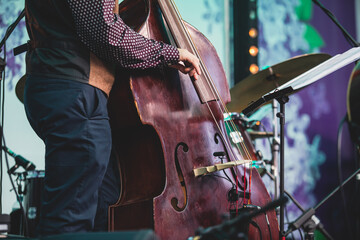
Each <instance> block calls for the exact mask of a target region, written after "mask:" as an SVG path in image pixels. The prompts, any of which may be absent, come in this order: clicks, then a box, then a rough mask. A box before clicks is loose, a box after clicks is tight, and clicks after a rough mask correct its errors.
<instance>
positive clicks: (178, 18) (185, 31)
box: [159, 0, 253, 203]
mask: <svg viewBox="0 0 360 240" xmlns="http://www.w3.org/2000/svg"><path fill="white" fill-rule="evenodd" d="M168 2H169V3H170V4H171V7H172V8H170V9H172V10H175V11H174V12H175V16H173V17H174V20H176V21H177V25H178V26H181V29H179V30H182V31H181V33H182V34H184V35H185V39H186V40H187V42H188V44H189V46H190V47H191V48H192V49H191V50H192V52H193V53H194V54H195V55H196V56H197V57H198V58H199V60H200V67H201V70H202V72H203V74H204V78H205V80H206V83H207V84H208V86H209V88H210V91H211V93H212V95H213V96H215V97H216V98H215V100H216V103H217V106H218V107H219V109H220V111H221V112H222V113H223V116H224V114H228V115H229V116H230V113H229V111H228V109H227V108H226V105H225V104H224V101H223V99H222V98H221V96H220V94H219V91H218V89H217V87H216V86H215V84H214V82H213V80H212V78H211V76H210V74H209V72H208V70H207V68H206V66H205V64H204V63H203V61H202V59H201V56H200V54H199V53H198V50H197V47H196V45H195V44H194V42H193V40H192V38H191V36H190V34H189V32H188V29H187V28H186V26H185V25H184V24H183V21H182V20H181V19H182V18H181V16H180V13H179V11H178V9H177V7H176V5H175V3H174V2H173V1H172V0H170V1H168ZM168 2H167V1H163V0H159V3H160V5H161V4H162V5H163V6H164V5H165V4H168ZM198 91H200V94H201V95H203V96H204V92H203V90H202V89H201V88H200V87H199V88H198ZM205 104H206V106H207V108H208V110H209V112H210V114H211V116H212V118H213V120H214V122H215V124H216V127H217V129H218V131H219V134H220V136H221V138H222V139H223V142H224V144H225V145H226V146H225V147H226V148H227V149H228V152H230V154H231V156H232V158H233V159H234V162H239V161H240V159H237V157H236V154H235V153H234V151H233V148H232V147H231V145H230V144H229V141H228V140H227V139H228V138H227V137H226V136H225V134H224V133H223V130H222V129H221V127H220V125H219V123H218V119H216V117H215V115H214V113H213V110H212V109H211V107H210V105H209V103H208V101H205ZM224 125H225V128H226V126H227V127H228V128H229V129H230V130H231V131H233V132H234V133H235V134H236V135H238V138H239V139H240V140H241V141H239V143H234V145H235V147H236V148H237V150H238V152H239V154H240V155H241V156H242V157H243V158H244V160H246V159H247V160H253V159H251V155H250V153H249V150H248V149H247V147H246V145H245V143H244V138H243V136H242V135H241V133H240V131H238V130H237V128H236V125H235V123H234V122H233V120H232V119H230V121H229V122H225V121H224ZM230 141H231V140H230ZM229 160H230V159H229ZM234 173H235V175H236V178H237V175H238V174H237V171H236V168H235V170H234ZM251 178H252V164H250V176H249V186H248V189H249V193H250V194H251ZM238 183H239V182H238V181H237V180H236V186H237V185H238ZM245 183H246V163H245V164H244V184H245ZM245 190H246V189H245V185H244V193H245ZM250 196H251V195H250ZM244 200H245V194H244ZM244 203H245V201H244ZM248 203H250V199H249V200H248Z"/></svg>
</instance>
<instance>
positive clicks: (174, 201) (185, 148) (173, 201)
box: [171, 142, 189, 212]
mask: <svg viewBox="0 0 360 240" xmlns="http://www.w3.org/2000/svg"><path fill="white" fill-rule="evenodd" d="M180 147H182V151H183V152H185V153H186V152H188V151H189V147H188V145H186V144H185V143H183V142H181V143H178V145H177V146H176V149H175V167H176V172H177V175H178V178H179V182H180V186H181V189H182V192H183V194H184V204H183V206H179V199H177V198H176V197H173V198H172V199H171V205H172V207H173V208H174V209H175V210H176V211H178V212H181V211H183V210H184V209H185V207H186V205H187V190H186V184H185V179H184V175H183V173H182V170H181V167H180V163H179V158H178V150H179V148H180Z"/></svg>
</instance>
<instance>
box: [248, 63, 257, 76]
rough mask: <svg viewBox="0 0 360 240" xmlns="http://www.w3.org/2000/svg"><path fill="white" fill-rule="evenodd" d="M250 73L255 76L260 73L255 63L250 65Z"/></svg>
mask: <svg viewBox="0 0 360 240" xmlns="http://www.w3.org/2000/svg"><path fill="white" fill-rule="evenodd" d="M249 71H250V72H251V73H252V74H255V73H257V72H258V71H259V66H258V65H256V64H255V63H253V64H251V65H250V68H249Z"/></svg>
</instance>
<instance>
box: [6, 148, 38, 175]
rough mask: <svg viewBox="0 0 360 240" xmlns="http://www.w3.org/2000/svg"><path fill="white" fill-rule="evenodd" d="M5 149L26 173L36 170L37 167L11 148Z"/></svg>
mask: <svg viewBox="0 0 360 240" xmlns="http://www.w3.org/2000/svg"><path fill="white" fill-rule="evenodd" d="M3 149H4V150H5V152H7V153H8V154H9V155H10V156H12V157H13V158H14V159H15V162H16V165H19V166H21V167H23V168H24V169H25V171H30V170H35V168H36V166H35V164H33V163H32V162H30V161H29V160H27V159H26V158H24V157H23V156H21V155H17V154H16V153H14V152H13V151H11V150H10V149H9V148H7V147H5V146H3Z"/></svg>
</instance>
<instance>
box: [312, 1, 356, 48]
mask: <svg viewBox="0 0 360 240" xmlns="http://www.w3.org/2000/svg"><path fill="white" fill-rule="evenodd" d="M312 1H313V2H314V3H315V4H316V5H318V6H319V7H320V8H321V9H322V10H323V11H324V12H325V13H326V14H327V15H328V16H329V17H330V19H331V20H332V21H333V22H334V23H335V24H336V25H337V26H338V27H339V28H340V30H341V32H342V34H343V35H344V37H345V39H346V41H347V42H348V43H349V44H350V45H351V46H353V47H359V46H360V44H359V43H358V42H356V41H355V39H354V38H353V37H352V36H351V35H350V34H349V33H348V32H347V31H346V29H345V28H344V27H343V26H341V24H340V23H339V21H338V20H337V19H336V17H335V16H334V15H333V14H332V12H330V10H329V9H327V8H325V7H324V5H322V3H321V2H320V1H319V0H312Z"/></svg>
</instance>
